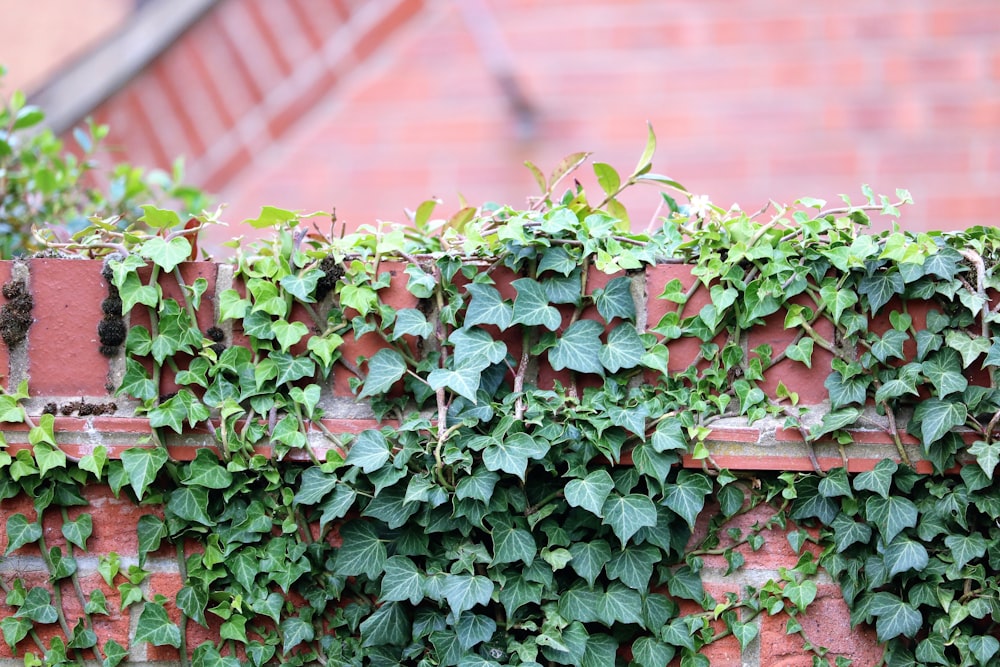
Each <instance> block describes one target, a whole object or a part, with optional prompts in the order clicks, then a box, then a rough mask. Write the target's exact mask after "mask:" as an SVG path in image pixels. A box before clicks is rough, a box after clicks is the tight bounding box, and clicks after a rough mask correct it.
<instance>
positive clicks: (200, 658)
mask: <svg viewBox="0 0 1000 667" xmlns="http://www.w3.org/2000/svg"><path fill="white" fill-rule="evenodd" d="M249 652H250V651H249V650H248V651H247V653H249ZM191 662H192V664H195V665H198V667H240V661H239V660H238V659H236V658H234V657H233V656H231V655H229V656H225V657H223V655H222V654H221V653H219V650H218V649H217V648H215V647H214V646H212V644H211V643H205V644H202V645H200V646H199V647H198V648H196V649H195V650H194V656H193V659H192V661H191ZM254 664H260V663H254Z"/></svg>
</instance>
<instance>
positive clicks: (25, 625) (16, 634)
mask: <svg viewBox="0 0 1000 667" xmlns="http://www.w3.org/2000/svg"><path fill="white" fill-rule="evenodd" d="M32 627H33V625H32V623H31V619H28V618H17V617H16V616H7V617H5V618H3V619H0V632H3V640H4V641H5V642H6V643H7V646H9V647H11V648H12V649H13V648H14V647H15V646H16V645H17V644H18V642H20V641H21V640H22V639H24V638H25V637H27V636H28V632H30V631H31V629H32Z"/></svg>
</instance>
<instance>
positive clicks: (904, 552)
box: [883, 535, 947, 577]
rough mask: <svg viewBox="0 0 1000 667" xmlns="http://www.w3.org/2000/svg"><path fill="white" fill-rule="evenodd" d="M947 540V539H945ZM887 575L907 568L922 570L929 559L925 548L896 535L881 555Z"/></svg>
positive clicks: (918, 543) (891, 575)
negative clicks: (887, 571)
mask: <svg viewBox="0 0 1000 667" xmlns="http://www.w3.org/2000/svg"><path fill="white" fill-rule="evenodd" d="M945 541H946V542H947V540H945ZM883 558H884V560H885V566H886V568H888V570H889V576H890V577H893V576H895V575H897V574H901V573H903V572H906V571H908V570H916V571H917V572H920V571H922V570H923V569H924V568H925V567H927V562H928V560H929V558H928V555H927V549H925V548H924V545H923V544H921V543H920V542H917V541H916V540H911V539H910V538H908V537H906V536H904V535H897V536H896V537H895V538H894V539H893V540H892V542H891V543H890V544H889V546H887V547H886V548H885V554H884V556H883Z"/></svg>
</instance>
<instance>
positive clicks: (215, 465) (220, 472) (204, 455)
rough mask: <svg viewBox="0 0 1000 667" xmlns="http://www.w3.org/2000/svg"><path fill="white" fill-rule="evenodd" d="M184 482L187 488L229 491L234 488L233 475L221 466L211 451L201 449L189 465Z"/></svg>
mask: <svg viewBox="0 0 1000 667" xmlns="http://www.w3.org/2000/svg"><path fill="white" fill-rule="evenodd" d="M183 482H184V484H185V485H187V486H201V487H204V488H206V489H228V488H229V487H230V486H232V483H233V474H232V473H231V472H229V471H228V470H226V468H225V466H222V465H220V464H219V460H218V458H216V455H215V454H213V453H212V452H211V451H210V450H208V449H199V450H198V453H197V454H195V457H194V460H193V461H191V463H190V464H189V465H188V468H187V472H186V474H185V476H184V480H183Z"/></svg>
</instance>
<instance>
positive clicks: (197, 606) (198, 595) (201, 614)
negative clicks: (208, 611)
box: [177, 586, 208, 628]
mask: <svg viewBox="0 0 1000 667" xmlns="http://www.w3.org/2000/svg"><path fill="white" fill-rule="evenodd" d="M207 606H208V591H207V590H205V589H204V588H202V587H201V586H184V587H183V588H181V589H180V590H179V591H177V608H178V609H180V610H181V611H182V612H184V615H185V616H187V617H188V618H190V619H191V620H193V621H194V622H195V623H197V624H199V625H201V626H202V627H206V628H207V627H208V621H207V620H206V619H205V607H207Z"/></svg>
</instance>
